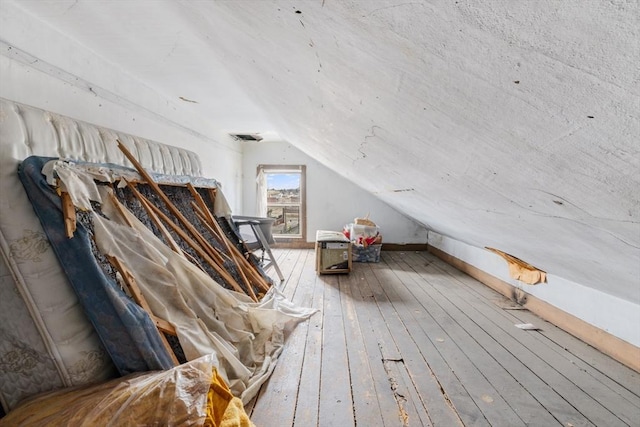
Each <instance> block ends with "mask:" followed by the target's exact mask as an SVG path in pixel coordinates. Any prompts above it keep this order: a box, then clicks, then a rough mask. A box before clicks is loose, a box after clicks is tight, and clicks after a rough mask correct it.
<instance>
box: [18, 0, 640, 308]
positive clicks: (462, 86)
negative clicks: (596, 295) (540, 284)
mask: <svg viewBox="0 0 640 427" xmlns="http://www.w3.org/2000/svg"><path fill="white" fill-rule="evenodd" d="M15 7H18V8H21V9H23V10H25V11H26V12H28V13H29V14H32V15H33V16H35V17H37V18H38V19H41V20H42V21H43V23H44V24H46V25H50V26H51V27H53V28H55V29H57V30H58V31H60V32H61V33H63V34H65V35H66V36H68V37H69V38H70V39H72V40H75V42H77V43H79V44H80V45H82V46H83V47H84V48H86V49H89V50H90V51H91V52H93V53H94V54H95V55H96V56H97V57H99V58H101V60H104V61H107V62H109V63H111V64H114V65H115V66H117V67H118V68H119V69H121V70H122V71H123V72H125V73H127V75H130V76H132V77H133V78H135V79H138V80H139V81H141V82H144V84H145V85H146V86H147V87H150V88H152V89H153V90H154V91H156V92H157V93H159V94H161V95H162V96H164V97H166V98H167V99H168V100H171V102H174V103H176V105H178V106H179V107H178V108H179V109H182V110H185V111H187V112H188V113H189V114H193V115H198V116H200V117H204V118H207V120H210V121H211V123H212V124H213V126H215V127H217V128H218V129H220V130H221V131H225V132H229V131H243V132H245V131H251V132H267V131H269V132H276V133H277V134H279V135H280V136H281V137H283V138H284V139H285V140H287V141H288V142H290V143H292V144H294V145H295V146H297V147H298V148H300V149H301V150H303V151H304V152H306V153H307V154H309V155H311V156H312V157H314V158H316V159H317V160H319V161H320V162H322V163H324V164H325V165H326V166H328V167H329V168H332V169H334V170H335V171H336V172H338V173H340V174H342V175H344V176H345V177H347V178H349V179H351V180H353V181H354V182H356V183H357V184H359V185H360V186H362V187H363V188H365V189H366V190H368V191H370V192H372V193H373V194H375V195H377V196H378V197H380V198H381V199H382V200H384V201H386V202H387V203H389V204H390V205H392V206H394V207H396V208H397V209H398V210H400V211H402V212H404V213H406V214H407V215H408V216H411V217H413V218H414V219H416V220H417V221H419V222H421V223H422V224H424V225H425V226H427V227H429V228H430V229H433V230H435V231H437V232H439V233H442V234H445V235H449V236H451V237H453V238H455V239H458V240H461V241H464V242H467V243H470V244H473V245H475V246H479V247H484V246H491V247H495V248H498V249H501V250H503V251H505V252H508V253H510V254H512V255H515V256H517V257H519V258H521V259H523V260H525V261H527V262H529V263H531V264H533V265H536V266H537V267H539V268H541V269H543V270H546V271H547V272H548V273H549V274H553V275H557V276H561V277H563V278H565V279H569V280H572V281H575V282H578V283H581V284H583V285H586V286H590V287H594V288H597V289H600V290H602V291H604V292H608V293H610V294H613V295H616V296H619V297H622V298H625V299H627V300H631V301H634V302H636V303H639V302H640V285H639V283H640V262H639V260H640V200H639V199H640V196H639V193H640V118H639V114H640V68H639V65H638V64H640V6H639V4H638V2H636V1H631V0H630V1H624V0H611V1H595V0H594V1H579V0H573V1H559V0H558V1H543V0H540V1H535V2H530V1H504V0H495V1H483V2H478V1H475V0H469V1H453V0H442V1H399V0H361V1H353V0H314V1H297V2H291V1H268V0H255V1H251V0H243V1H198V2H175V1H167V2H161V1H134V2H125V1H103V2H96V1H82V0H81V1H39V2H35V1H34V2H22V3H19V4H16V6H15ZM25 42H26V41H25ZM40 43H46V42H43V41H41V42H40ZM80 67H81V68H82V64H80ZM87 78H88V79H91V76H87ZM127 96H128V97H129V98H130V99H131V100H133V101H135V98H136V93H135V91H130V92H129V93H128V94H127ZM204 132H206V130H205V131H204Z"/></svg>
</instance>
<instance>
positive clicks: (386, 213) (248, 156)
mask: <svg viewBox="0 0 640 427" xmlns="http://www.w3.org/2000/svg"><path fill="white" fill-rule="evenodd" d="M243 146H244V155H243V162H242V170H243V178H242V185H243V210H242V211H241V212H240V213H242V214H245V215H256V214H257V212H256V171H257V167H258V165H260V164H265V165H268V164H274V165H306V167H307V171H306V183H307V235H306V240H307V241H308V242H313V241H315V238H316V230H337V231H339V230H342V227H343V226H344V225H345V224H347V223H349V222H353V219H354V218H356V217H362V216H364V215H366V214H370V218H371V220H373V221H374V222H375V223H376V224H377V225H378V227H380V233H381V234H382V239H383V242H385V243H401V244H402V243H426V242H427V230H426V229H425V228H424V227H423V226H421V225H420V224H418V223H417V222H415V221H413V220H411V219H409V218H408V217H406V216H404V215H402V214H401V213H399V212H398V211H396V210H395V209H393V208H392V207H390V206H389V205H387V204H386V203H383V202H381V201H380V200H379V199H377V198H376V197H374V196H372V195H371V194H370V193H368V192H366V191H365V190H363V189H362V188H360V187H358V186H357V185H355V184H354V183H352V182H351V181H348V180H346V179H345V178H343V177H341V176H340V175H338V174H337V173H335V172H334V171H332V170H330V169H328V168H327V167H325V166H323V165H322V164H320V163H319V162H318V161H316V160H314V159H312V158H311V157H309V156H307V155H306V154H304V153H303V152H302V151H300V150H298V149H297V148H295V147H294V146H292V145H291V144H289V143H287V142H284V141H279V142H266V143H265V142H258V143H255V142H245V143H243Z"/></svg>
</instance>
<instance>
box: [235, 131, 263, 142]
mask: <svg viewBox="0 0 640 427" xmlns="http://www.w3.org/2000/svg"><path fill="white" fill-rule="evenodd" d="M229 135H231V137H232V138H233V139H235V140H236V141H262V137H261V136H260V135H258V134H257V133H230V134H229Z"/></svg>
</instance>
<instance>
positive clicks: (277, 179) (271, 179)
mask: <svg viewBox="0 0 640 427" xmlns="http://www.w3.org/2000/svg"><path fill="white" fill-rule="evenodd" d="M267 188H269V189H275V190H289V189H292V188H300V174H299V173H268V174H267Z"/></svg>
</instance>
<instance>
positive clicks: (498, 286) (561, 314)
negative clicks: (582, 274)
mask: <svg viewBox="0 0 640 427" xmlns="http://www.w3.org/2000/svg"><path fill="white" fill-rule="evenodd" d="M428 251H429V252H430V253H431V254H433V255H435V256H436V257H438V258H440V259H441V260H443V261H444V262H446V263H448V264H451V265H452V266H454V267H456V268H457V269H458V270H460V271H462V272H464V273H466V274H468V275H469V276H471V277H473V278H474V279H476V280H478V281H479V282H481V283H483V284H485V285H486V286H488V287H490V288H491V289H493V290H495V291H497V292H499V293H501V294H502V295H504V296H505V297H507V298H510V299H512V300H515V299H516V297H515V296H516V295H517V294H516V292H522V291H520V289H517V288H516V287H515V286H512V285H511V284H509V283H507V282H505V281H503V280H501V279H498V278H497V277H495V276H492V275H490V274H489V273H486V272H484V271H482V270H480V269H479V268H477V267H475V266H473V265H471V264H469V263H467V262H465V261H463V260H461V259H459V258H456V257H454V256H453V255H450V254H448V253H446V252H444V251H442V250H440V249H438V248H436V247H433V246H430V245H429V247H428ZM525 295H526V296H525V298H524V304H522V305H523V306H524V307H525V308H527V309H528V310H529V311H531V312H532V313H535V314H537V315H538V316H540V317H542V318H543V319H545V320H547V321H548V322H551V323H553V324H554V325H556V326H557V327H559V328H560V329H563V330H564V331H566V332H568V333H570V334H571V335H573V336H575V337H576V338H579V339H580V340H582V341H584V342H585V343H587V344H589V345H591V346H592V347H595V348H596V349H598V350H600V351H601V352H602V353H604V354H606V355H608V356H611V357H612V358H614V359H615V360H617V361H618V362H620V363H622V364H624V365H626V366H628V367H629V368H631V369H633V370H634V371H636V372H640V348H638V347H636V346H635V345H633V344H631V343H629V342H627V341H624V340H622V339H620V338H618V337H616V336H614V335H611V334H610V333H608V332H606V331H604V330H602V329H600V328H597V327H595V326H593V325H591V324H589V323H587V322H585V321H584V320H582V319H579V318H577V317H575V316H574V315H572V314H569V313H567V312H566V311H563V310H561V309H559V308H558V307H556V306H553V305H551V304H549V303H548V302H545V301H543V300H541V299H539V298H537V297H535V296H533V295H530V294H525ZM518 301H520V302H521V303H522V302H523V298H518Z"/></svg>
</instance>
